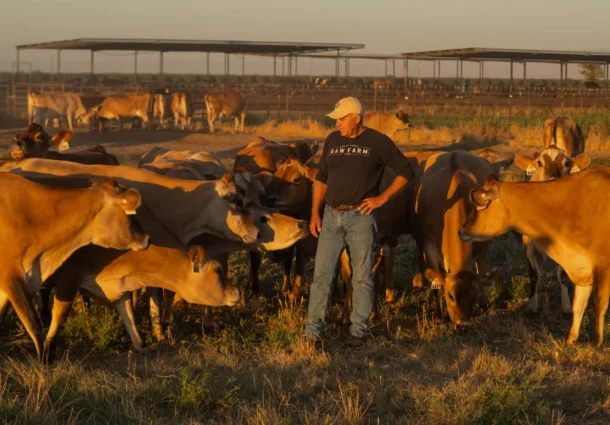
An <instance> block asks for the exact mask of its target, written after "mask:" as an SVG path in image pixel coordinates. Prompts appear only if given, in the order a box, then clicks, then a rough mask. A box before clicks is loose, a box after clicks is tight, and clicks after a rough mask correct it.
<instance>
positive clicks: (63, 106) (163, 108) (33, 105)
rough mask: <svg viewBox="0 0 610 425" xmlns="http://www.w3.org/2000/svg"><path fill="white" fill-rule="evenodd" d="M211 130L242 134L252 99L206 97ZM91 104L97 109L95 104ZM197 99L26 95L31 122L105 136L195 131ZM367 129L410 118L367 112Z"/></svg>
mask: <svg viewBox="0 0 610 425" xmlns="http://www.w3.org/2000/svg"><path fill="white" fill-rule="evenodd" d="M204 101H205V113H206V116H207V121H208V129H209V131H210V132H211V133H214V123H215V122H216V121H217V120H219V119H221V118H223V117H228V118H231V117H232V118H234V120H235V130H238V129H239V130H241V131H242V132H243V131H244V123H245V120H246V115H247V114H248V99H247V98H246V96H245V95H244V94H243V93H240V92H237V91H234V90H227V91H223V92H212V93H208V94H206V95H205V96H204ZM91 103H93V104H91ZM193 115H194V108H193V100H192V98H191V95H190V94H189V93H188V92H185V91H177V92H174V93H170V91H169V89H159V90H155V91H150V92H142V93H127V94H121V95H113V96H108V97H101V96H93V97H91V96H82V95H80V94H78V93H49V94H39V93H36V92H34V91H30V92H29V93H28V119H29V122H35V123H38V124H41V125H44V126H45V127H47V125H48V122H49V121H50V120H65V121H66V123H67V125H68V127H69V129H70V130H74V124H75V123H76V124H84V125H89V127H90V128H93V127H96V128H97V129H98V131H100V132H101V131H102V130H103V129H104V128H105V126H108V125H110V124H112V123H118V125H119V128H121V129H122V128H123V124H124V123H127V122H129V123H132V124H134V121H137V123H138V124H139V123H140V122H141V124H142V125H143V127H144V129H152V128H162V129H166V128H168V127H169V124H170V121H171V120H172V119H173V123H172V125H173V127H174V128H175V129H180V130H183V131H184V130H192V129H193ZM365 120H366V125H367V126H368V127H370V128H374V129H376V130H378V131H381V132H382V133H385V134H387V135H388V136H390V137H392V135H393V134H394V133H395V132H396V131H398V130H402V129H405V128H407V127H408V126H409V116H408V115H407V114H406V113H404V112H402V111H398V112H396V113H395V114H389V115H388V114H382V113H377V112H369V113H367V114H366V116H365Z"/></svg>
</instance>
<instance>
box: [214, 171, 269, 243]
mask: <svg viewBox="0 0 610 425" xmlns="http://www.w3.org/2000/svg"><path fill="white" fill-rule="evenodd" d="M215 190H216V194H217V195H218V196H217V197H214V198H213V199H212V200H210V201H209V203H208V204H206V210H208V209H209V210H210V211H213V212H214V213H213V214H212V215H210V216H209V217H207V220H206V224H207V225H208V227H211V228H214V229H226V230H227V232H225V233H224V234H217V236H220V237H224V238H226V239H229V240H241V241H243V242H245V243H254V242H255V241H256V240H257V239H258V237H259V230H258V228H257V227H256V226H255V225H254V222H253V221H252V217H251V216H250V215H249V214H248V212H247V210H246V208H245V203H244V199H243V197H242V196H240V195H239V193H238V192H237V189H236V186H235V181H234V179H233V176H232V175H231V174H229V173H227V174H225V175H224V176H223V177H222V179H220V180H216V181H215Z"/></svg>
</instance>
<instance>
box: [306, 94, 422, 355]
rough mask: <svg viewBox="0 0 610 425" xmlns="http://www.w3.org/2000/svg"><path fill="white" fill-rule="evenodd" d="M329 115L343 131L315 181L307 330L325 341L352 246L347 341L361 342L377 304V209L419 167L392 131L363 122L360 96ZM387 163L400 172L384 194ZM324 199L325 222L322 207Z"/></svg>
mask: <svg viewBox="0 0 610 425" xmlns="http://www.w3.org/2000/svg"><path fill="white" fill-rule="evenodd" d="M327 116H328V117H330V118H332V119H335V120H337V124H336V125H337V129H338V130H339V131H335V132H333V133H331V134H330V135H329V136H328V137H327V138H326V142H325V144H324V150H323V152H322V157H321V159H320V167H319V168H320V169H319V172H318V175H317V177H316V181H315V182H314V189H313V205H312V210H311V221H310V224H309V228H310V231H311V234H312V235H313V236H315V237H319V241H318V250H317V252H316V262H315V270H314V277H313V282H312V284H311V291H310V296H309V312H308V318H307V321H306V323H305V335H306V336H307V337H308V338H310V339H312V340H314V341H316V342H318V341H320V332H321V331H322V329H324V325H325V321H324V317H325V315H326V309H327V307H328V300H329V294H330V287H331V284H332V279H333V274H334V271H335V267H336V266H337V261H338V259H339V255H340V254H341V251H342V250H343V248H344V247H346V246H347V247H348V248H349V253H350V258H351V263H352V264H351V265H352V283H353V288H354V290H353V294H352V305H353V310H352V314H351V316H350V320H351V327H350V336H349V337H348V339H347V341H346V347H351V348H357V347H360V346H362V345H363V344H364V335H365V334H366V332H367V331H368V326H369V315H370V314H371V309H372V308H373V299H374V289H375V288H374V282H373V271H372V268H373V254H374V251H375V244H376V238H377V212H376V209H377V208H379V207H381V206H382V205H383V204H385V203H386V202H388V201H389V200H390V199H391V198H392V197H394V196H395V195H396V194H398V193H399V192H400V191H401V190H403V189H404V188H405V186H406V184H407V181H408V180H409V179H412V178H413V176H414V173H413V170H412V169H411V167H410V165H409V163H408V161H407V159H406V158H405V157H404V156H403V154H402V152H400V150H399V149H398V147H397V146H396V145H395V144H394V142H392V140H391V139H390V138H389V137H387V136H386V135H384V134H382V133H379V132H377V131H375V130H372V129H370V128H366V127H364V125H363V119H364V108H363V107H362V105H361V104H360V102H359V101H358V100H357V99H355V98H353V97H346V98H344V99H341V100H340V101H339V102H338V103H337V104H336V105H335V110H334V111H333V112H331V113H330V114H328V115H327ZM386 166H387V167H390V168H391V169H392V170H394V172H396V174H397V177H396V178H395V179H394V181H393V182H392V184H391V185H390V186H389V187H388V188H387V189H386V190H385V191H384V192H383V193H382V194H379V184H380V182H381V176H382V175H383V170H384V168H385V167H386ZM325 201H326V205H325V207H324V223H322V219H321V217H320V210H321V207H322V205H323V203H324V202H325ZM318 235H319V236H318Z"/></svg>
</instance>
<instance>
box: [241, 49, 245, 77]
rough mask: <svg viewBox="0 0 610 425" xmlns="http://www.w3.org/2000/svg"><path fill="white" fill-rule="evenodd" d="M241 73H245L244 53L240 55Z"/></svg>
mask: <svg viewBox="0 0 610 425" xmlns="http://www.w3.org/2000/svg"><path fill="white" fill-rule="evenodd" d="M241 75H242V77H243V76H244V75H246V54H245V53H244V54H242V55H241Z"/></svg>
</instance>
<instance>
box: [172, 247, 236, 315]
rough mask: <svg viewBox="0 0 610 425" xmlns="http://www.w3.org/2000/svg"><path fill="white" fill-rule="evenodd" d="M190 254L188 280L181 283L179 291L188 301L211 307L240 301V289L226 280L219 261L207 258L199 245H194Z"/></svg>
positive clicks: (230, 304) (232, 304) (229, 304)
mask: <svg viewBox="0 0 610 425" xmlns="http://www.w3.org/2000/svg"><path fill="white" fill-rule="evenodd" d="M188 256H189V270H188V271H187V282H185V283H186V284H184V285H180V291H179V294H180V295H181V296H182V298H184V300H185V301H186V302H188V303H191V304H201V305H207V306H211V307H220V306H224V305H227V306H234V305H235V304H237V303H238V302H239V300H240V299H241V295H240V293H239V289H237V288H236V287H235V286H233V285H231V284H229V283H226V282H225V281H224V279H223V277H222V276H223V273H222V267H221V265H220V263H219V262H218V261H216V260H209V259H207V258H206V255H205V251H204V249H203V248H202V247H201V246H199V245H194V246H192V247H191V248H190V249H189V252H188Z"/></svg>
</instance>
